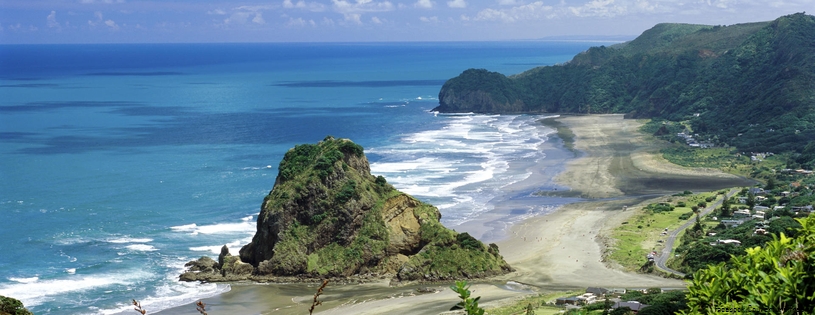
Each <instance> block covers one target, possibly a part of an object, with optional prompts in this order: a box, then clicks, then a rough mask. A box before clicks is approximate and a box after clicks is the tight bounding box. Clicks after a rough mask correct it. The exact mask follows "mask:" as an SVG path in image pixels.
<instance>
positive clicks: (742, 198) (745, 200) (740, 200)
mask: <svg viewBox="0 0 815 315" xmlns="http://www.w3.org/2000/svg"><path fill="white" fill-rule="evenodd" d="M738 199H739V203H741V204H746V203H747V197H745V196H739V198H738Z"/></svg>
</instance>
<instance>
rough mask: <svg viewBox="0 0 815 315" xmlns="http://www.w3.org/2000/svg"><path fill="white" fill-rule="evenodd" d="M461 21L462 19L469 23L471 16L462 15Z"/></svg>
mask: <svg viewBox="0 0 815 315" xmlns="http://www.w3.org/2000/svg"><path fill="white" fill-rule="evenodd" d="M460 19H461V20H462V21H469V20H470V17H469V16H466V15H464V14H462V15H461V17H460Z"/></svg>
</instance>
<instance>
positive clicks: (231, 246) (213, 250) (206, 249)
mask: <svg viewBox="0 0 815 315" xmlns="http://www.w3.org/2000/svg"><path fill="white" fill-rule="evenodd" d="M251 241H252V238H251V237H248V238H244V239H240V240H236V241H232V242H229V243H226V244H221V245H212V246H195V247H190V250H191V251H195V252H210V253H213V254H220V253H221V247H223V246H224V245H226V248H227V249H229V253H230V254H232V255H235V254H237V252H235V251H233V249H235V248H241V246H243V245H245V244H248V243H249V242H251Z"/></svg>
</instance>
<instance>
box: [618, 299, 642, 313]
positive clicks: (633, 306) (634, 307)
mask: <svg viewBox="0 0 815 315" xmlns="http://www.w3.org/2000/svg"><path fill="white" fill-rule="evenodd" d="M648 306H649V305H648V304H642V303H640V302H637V301H629V302H616V303H614V308H620V307H627V308H630V309H631V310H632V311H639V310H641V309H643V308H645V307H648Z"/></svg>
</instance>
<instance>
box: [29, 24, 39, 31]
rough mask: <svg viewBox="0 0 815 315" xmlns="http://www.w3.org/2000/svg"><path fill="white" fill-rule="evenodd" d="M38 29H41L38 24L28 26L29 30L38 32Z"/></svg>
mask: <svg viewBox="0 0 815 315" xmlns="http://www.w3.org/2000/svg"><path fill="white" fill-rule="evenodd" d="M38 29H39V28H37V27H36V26H34V25H29V26H28V30H29V31H32V32H36V31H37V30H38Z"/></svg>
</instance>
